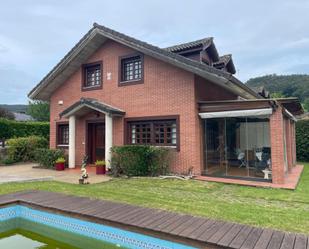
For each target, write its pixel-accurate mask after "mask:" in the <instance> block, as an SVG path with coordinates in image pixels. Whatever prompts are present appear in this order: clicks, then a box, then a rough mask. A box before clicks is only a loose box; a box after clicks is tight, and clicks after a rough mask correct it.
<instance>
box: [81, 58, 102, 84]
mask: <svg viewBox="0 0 309 249" xmlns="http://www.w3.org/2000/svg"><path fill="white" fill-rule="evenodd" d="M101 86H102V62H95V63H91V64H86V65H83V89H93V88H100V87H101Z"/></svg>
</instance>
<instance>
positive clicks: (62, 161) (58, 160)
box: [56, 157, 65, 163]
mask: <svg viewBox="0 0 309 249" xmlns="http://www.w3.org/2000/svg"><path fill="white" fill-rule="evenodd" d="M56 163H65V159H64V157H59V158H58V159H57V160H56Z"/></svg>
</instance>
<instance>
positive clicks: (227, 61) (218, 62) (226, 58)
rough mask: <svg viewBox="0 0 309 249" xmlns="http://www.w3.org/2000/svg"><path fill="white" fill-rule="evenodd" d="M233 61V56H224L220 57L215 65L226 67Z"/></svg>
mask: <svg viewBox="0 0 309 249" xmlns="http://www.w3.org/2000/svg"><path fill="white" fill-rule="evenodd" d="M231 59H232V55H231V54H225V55H222V56H220V57H219V61H217V62H215V63H214V65H217V64H221V63H223V64H224V65H226V64H227V63H229V61H230V60H231Z"/></svg>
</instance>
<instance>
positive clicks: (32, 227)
mask: <svg viewBox="0 0 309 249" xmlns="http://www.w3.org/2000/svg"><path fill="white" fill-rule="evenodd" d="M14 243H15V245H17V247H13V246H11V245H12V244H14ZM20 244H22V245H23V247H22V248H24V249H25V248H27V249H28V248H29V249H34V248H43V245H45V247H44V248H50V249H52V248H58V249H76V248H85V249H88V248H91V249H98V248H100V249H102V248H111V249H113V248H132V249H146V248H147V249H176V248H177V249H194V248H195V247H191V246H188V245H184V244H179V243H175V242H172V241H167V240H163V239H159V238H155V237H151V236H148V235H144V234H139V233H136V232H130V231H127V230H123V229H119V228H115V227H111V226H106V225H102V224H98V223H94V222H90V221H85V220H81V219H77V218H73V217H69V216H64V215H60V214H55V213H51V212H46V211H42V210H37V209H34V208H30V207H27V206H23V205H12V206H7V207H3V208H1V209H0V248H21V247H18V245H20ZM26 245H27V246H28V247H25V246H26ZM8 246H10V247H8Z"/></svg>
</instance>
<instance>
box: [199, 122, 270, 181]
mask: <svg viewBox="0 0 309 249" xmlns="http://www.w3.org/2000/svg"><path fill="white" fill-rule="evenodd" d="M204 129H205V149H206V151H205V164H206V166H205V174H207V175H212V176H219V177H220V176H230V177H254V178H264V177H265V176H266V174H267V172H265V170H266V171H271V149H270V130H269V118H268V117H263V116H262V117H239V118H217V119H206V120H204ZM268 176H269V177H271V174H269V175H268Z"/></svg>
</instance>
